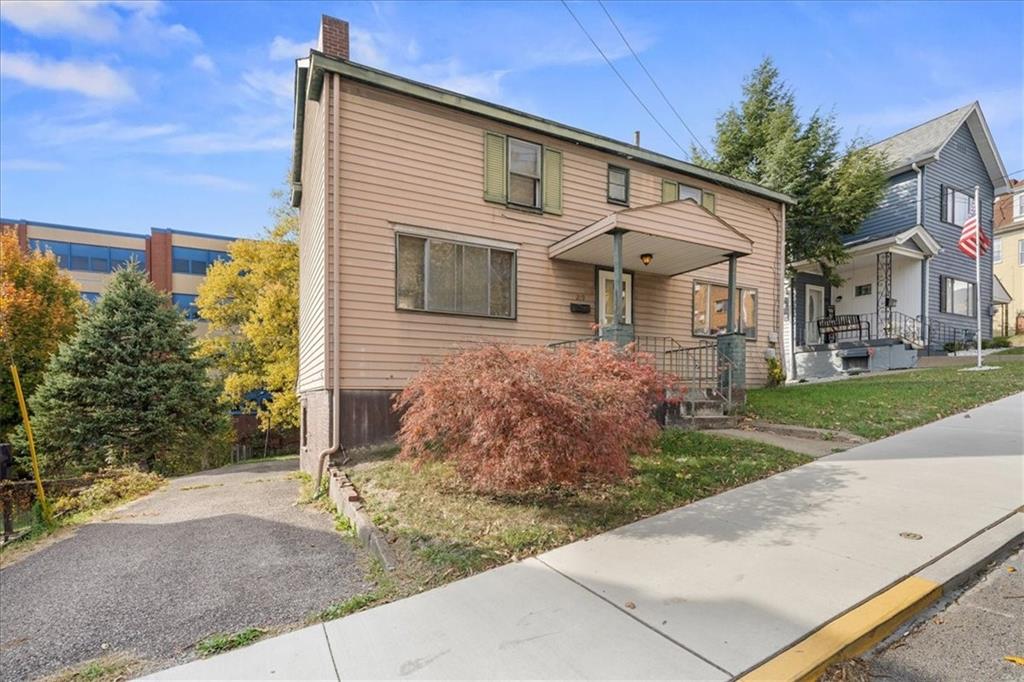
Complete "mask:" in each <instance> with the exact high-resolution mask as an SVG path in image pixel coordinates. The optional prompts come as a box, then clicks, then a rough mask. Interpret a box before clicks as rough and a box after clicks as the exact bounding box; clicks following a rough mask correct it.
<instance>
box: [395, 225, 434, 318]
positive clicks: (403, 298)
mask: <svg viewBox="0 0 1024 682" xmlns="http://www.w3.org/2000/svg"><path fill="white" fill-rule="evenodd" d="M426 243H427V240H426V239H421V238H420V237H410V236H408V235H404V234H403V235H399V237H398V283H397V286H398V307H399V308H407V309H410V310H423V285H424V281H423V274H424V271H423V252H424V250H425V246H426Z"/></svg>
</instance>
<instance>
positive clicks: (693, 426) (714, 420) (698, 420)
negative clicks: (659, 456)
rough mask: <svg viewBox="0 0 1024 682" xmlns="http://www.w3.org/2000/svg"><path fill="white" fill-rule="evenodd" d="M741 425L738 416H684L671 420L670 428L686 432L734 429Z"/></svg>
mask: <svg viewBox="0 0 1024 682" xmlns="http://www.w3.org/2000/svg"><path fill="white" fill-rule="evenodd" d="M738 423H739V417H737V416H736V415H726V414H718V415H683V416H680V417H678V418H677V419H674V420H671V421H669V423H668V426H671V427H675V428H677V429H683V430H686V431H703V430H706V429H734V428H736V425H737V424H738Z"/></svg>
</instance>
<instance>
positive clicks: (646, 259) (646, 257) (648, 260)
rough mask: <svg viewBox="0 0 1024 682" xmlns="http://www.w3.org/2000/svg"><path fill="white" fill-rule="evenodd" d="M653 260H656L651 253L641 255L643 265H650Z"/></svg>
mask: <svg viewBox="0 0 1024 682" xmlns="http://www.w3.org/2000/svg"><path fill="white" fill-rule="evenodd" d="M652 260H654V256H653V255H652V254H649V253H641V254H640V262H641V263H643V264H644V265H650V264H651V261H652Z"/></svg>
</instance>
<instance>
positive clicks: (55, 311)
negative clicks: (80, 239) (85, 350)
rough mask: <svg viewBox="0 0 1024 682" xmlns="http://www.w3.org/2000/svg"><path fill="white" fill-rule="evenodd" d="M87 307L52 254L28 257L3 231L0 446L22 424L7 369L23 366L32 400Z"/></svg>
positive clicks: (23, 383) (23, 377)
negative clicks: (10, 366) (53, 357)
mask: <svg viewBox="0 0 1024 682" xmlns="http://www.w3.org/2000/svg"><path fill="white" fill-rule="evenodd" d="M85 307H86V306H85V303H84V302H83V301H82V299H81V296H80V294H79V291H78V285H77V284H75V281H74V280H73V279H71V277H69V276H68V275H67V274H66V273H64V272H61V271H60V269H59V268H58V267H57V259H56V257H54V255H53V254H50V253H40V252H38V251H23V250H22V249H21V246H20V245H19V244H18V236H17V233H16V232H15V231H14V230H11V229H0V368H2V369H0V441H4V440H6V436H7V435H8V434H9V433H10V432H11V431H12V430H13V429H14V427H15V426H17V425H18V424H20V423H21V416H20V412H19V410H18V400H17V398H16V397H15V392H14V380H13V379H12V377H11V373H10V369H9V368H8V365H9V364H10V363H11V362H12V361H13V362H14V363H15V364H16V365H17V366H18V375H19V376H20V378H21V389H22V391H24V393H25V397H26V399H27V398H28V396H30V395H31V394H32V393H33V392H34V391H35V389H36V386H38V385H39V382H40V381H42V379H43V374H44V373H45V371H46V364H47V363H48V362H49V361H50V357H51V356H52V355H53V354H54V353H55V352H56V351H57V347H58V346H60V344H61V342H62V341H65V340H66V339H67V338H68V337H69V336H71V334H72V333H73V332H74V331H75V322H76V320H77V319H78V316H79V315H80V314H81V313H82V312H83V311H84V310H85Z"/></svg>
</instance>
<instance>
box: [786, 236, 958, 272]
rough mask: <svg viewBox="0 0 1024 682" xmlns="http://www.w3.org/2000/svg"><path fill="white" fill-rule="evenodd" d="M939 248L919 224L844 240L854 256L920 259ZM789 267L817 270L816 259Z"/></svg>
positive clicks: (934, 253)
mask: <svg viewBox="0 0 1024 682" xmlns="http://www.w3.org/2000/svg"><path fill="white" fill-rule="evenodd" d="M941 250H942V247H941V246H940V245H939V242H938V241H936V240H935V237H933V236H931V234H929V233H928V230H926V229H924V227H922V226H920V225H916V226H914V227H911V228H909V229H903V230H898V231H896V232H890V233H889V234H885V235H873V236H871V237H865V238H863V239H857V240H854V241H850V242H846V251H847V253H849V254H850V256H852V257H854V258H856V257H857V256H873V255H875V254H877V253H886V252H888V253H893V254H897V255H900V256H906V257H908V258H913V259H916V260H921V259H923V258H930V257H931V256H936V255H938V253H939V251H941ZM791 267H793V269H795V270H797V271H799V272H819V269H818V263H817V261H809V260H802V261H797V262H796V263H793V264H792V266H791Z"/></svg>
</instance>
